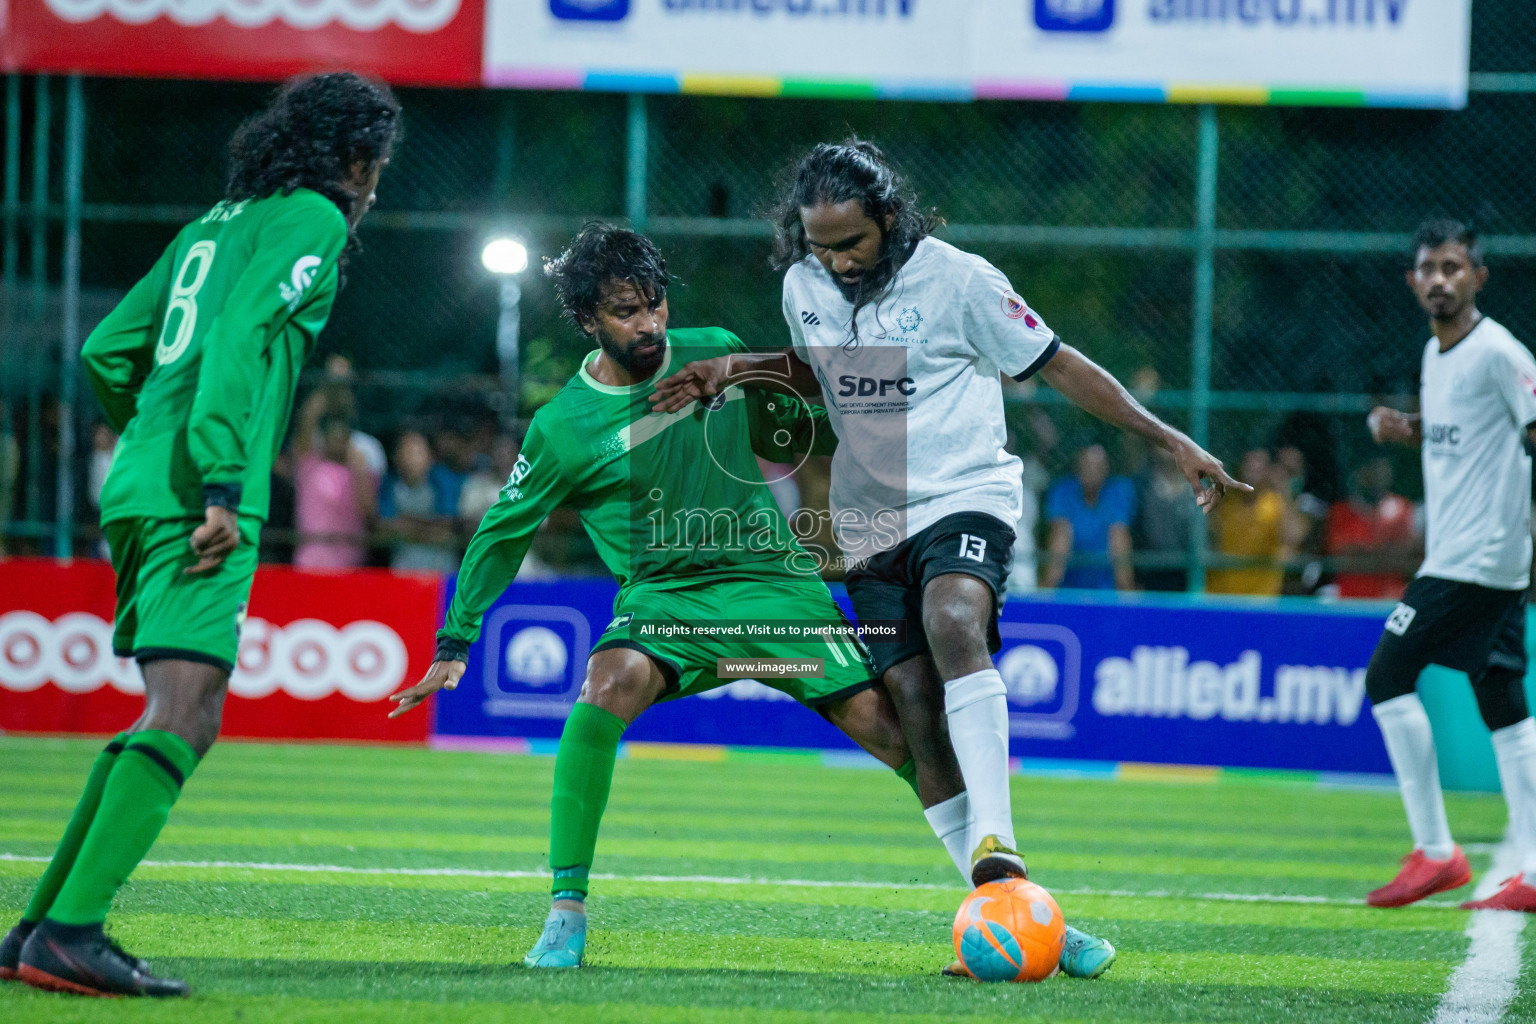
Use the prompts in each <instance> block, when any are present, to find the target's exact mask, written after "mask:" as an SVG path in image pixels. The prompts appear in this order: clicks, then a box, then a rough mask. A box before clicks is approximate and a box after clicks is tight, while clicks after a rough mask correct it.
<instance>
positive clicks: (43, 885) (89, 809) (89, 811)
mask: <svg viewBox="0 0 1536 1024" xmlns="http://www.w3.org/2000/svg"><path fill="white" fill-rule="evenodd" d="M126 742H128V733H126V732H120V733H118V734H117V735H116V736H115V737H113V739H112V742H111V743H108V744H107V746H106V749H104V750H102V752H101V753H99V754H97V755H96V763H95V764H93V765H91V774H90V775H88V776H86V779H85V792H83V793H81V794H80V802H79V803H77V804H75V813H74V814H73V815H72V816H71V817H70V819H69V824H68V825H66V826H65V827H64V838H63V839H60V840H59V848H58V849H56V850H54V851H53V860H51V861H49V862H48V869H47V870H46V871H44V872H43V877H42V878H41V879H39V880H38V883H37V888H36V889H34V890H33V891H32V900H31V902H29V903H28V904H27V909H26V910H25V911H24V912H23V913H22V915H21V919H22V920H23V921H25V922H27V923H28V924H37V922H39V921H41V920H42V919H43V916H44V915H45V914H47V913H48V908H49V907H51V906H53V898H54V897H55V896H57V895H58V894H59V887H60V886H62V885H63V884H64V879H65V878H67V877H68V876H69V869H70V868H72V867H74V866H75V857H76V855H78V854H79V853H80V844H81V843H83V842H85V833H86V832H87V831H89V829H90V827H91V819H93V818H95V817H96V808H97V807H98V806H99V805H100V804H101V791H102V790H103V789H105V788H106V787H107V776H108V775H110V774H111V773H112V765H113V764H115V763H116V762H117V755H118V753H119V752H120V751H121V750H122V749H123V744H124V743H126Z"/></svg>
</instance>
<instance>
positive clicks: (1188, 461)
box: [1172, 437, 1253, 515]
mask: <svg viewBox="0 0 1536 1024" xmlns="http://www.w3.org/2000/svg"><path fill="white" fill-rule="evenodd" d="M1172 455H1173V461H1174V462H1175V463H1176V464H1177V465H1178V467H1179V472H1181V473H1183V474H1184V479H1186V480H1188V481H1189V486H1190V488H1191V489H1193V490H1194V492H1195V504H1196V505H1198V506H1200V511H1201V512H1203V513H1205V514H1206V515H1210V514H1211V509H1213V508H1215V507H1216V503H1217V502H1218V501H1220V500H1221V499H1222V496H1223V495H1225V494H1226V493H1227V490H1228V489H1229V488H1230V489H1232V490H1234V491H1242V492H1244V493H1245V494H1252V493H1253V488H1252V487H1250V486H1248V485H1247V484H1245V483H1243V482H1242V481H1241V480H1237V479H1234V478H1233V477H1232V476H1230V475H1228V473H1227V471H1226V469H1224V468H1223V467H1222V465H1221V460H1220V459H1218V458H1217V457H1216V456H1214V455H1212V454H1211V453H1210V452H1208V451H1206V450H1205V449H1204V448H1201V447H1200V446H1199V445H1197V444H1195V442H1193V441H1191V440H1190V439H1189V438H1187V437H1180V438H1178V439H1177V440H1176V441H1175V443H1174V445H1173V448H1172Z"/></svg>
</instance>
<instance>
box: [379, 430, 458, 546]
mask: <svg viewBox="0 0 1536 1024" xmlns="http://www.w3.org/2000/svg"><path fill="white" fill-rule="evenodd" d="M438 470H443V472H438ZM462 486H463V481H462V480H461V479H459V477H458V475H457V474H455V473H453V472H452V471H450V470H447V469H446V468H445V467H443V466H440V465H437V464H434V463H433V461H432V449H431V447H430V446H429V445H428V444H427V439H426V438H425V437H423V436H422V435H421V434H419V433H417V432H416V431H412V430H408V431H406V432H405V433H403V434H401V435H400V440H399V442H398V443H397V444H396V446H395V467H394V470H393V471H392V472H391V473H390V474H389V475H388V476H386V477H385V478H384V482H383V484H381V485H380V487H379V518H380V520H382V525H383V527H384V529H385V531H386V532H387V533H388V534H389V535H390V536H391V539H392V540H394V542H395V549H394V554H393V555H392V556H391V558H390V562H389V564H390V566H391V568H395V569H421V570H427V571H430V572H453V571H454V569H455V568H457V567H458V561H459V558H458V551H457V549H456V546H455V544H456V537H455V536H454V520H455V516H456V515H457V514H458V510H459V490H460V489H461V487H462Z"/></svg>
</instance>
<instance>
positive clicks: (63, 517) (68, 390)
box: [53, 75, 85, 558]
mask: <svg viewBox="0 0 1536 1024" xmlns="http://www.w3.org/2000/svg"><path fill="white" fill-rule="evenodd" d="M65 97H66V98H65V113H64V265H63V272H62V274H61V275H60V276H61V283H62V291H63V295H62V299H63V307H64V309H63V313H62V315H61V317H60V320H61V323H60V325H59V327H60V332H59V478H58V509H57V512H56V514H55V516H54V524H53V553H54V556H55V557H57V558H69V557H70V556H71V555H72V554H74V524H75V391H76V382H77V378H78V370H79V365H78V364H79V362H80V206H81V202H82V197H81V191H82V190H83V187H84V177H85V90H84V89H83V87H82V86H81V84H80V76H79V75H70V76H69V86H68V89H67V91H66V93H65Z"/></svg>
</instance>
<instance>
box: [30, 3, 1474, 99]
mask: <svg viewBox="0 0 1536 1024" xmlns="http://www.w3.org/2000/svg"><path fill="white" fill-rule="evenodd" d="M55 2H57V0H55ZM487 4H488V7H487V14H486V32H485V61H484V68H485V81H486V83H487V84H489V85H499V86H521V87H528V88H562V89H578V88H586V89H608V90H621V91H651V92H679V91H680V92H700V93H724V94H738V95H761V96H781V95H782V96H797V95H800V96H806V95H811V96H845V97H871V98H873V97H918V98H921V97H926V98H943V99H970V98H1024V99H1058V100H1059V99H1071V100H1079V99H1081V100H1131V101H1136V102H1154V103H1157V102H1207V101H1209V102H1230V103H1307V104H1333V105H1350V106H1361V105H1366V106H1412V107H1462V106H1464V105H1465V104H1466V93H1467V69H1468V60H1469V40H1470V18H1471V4H1470V0H487Z"/></svg>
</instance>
